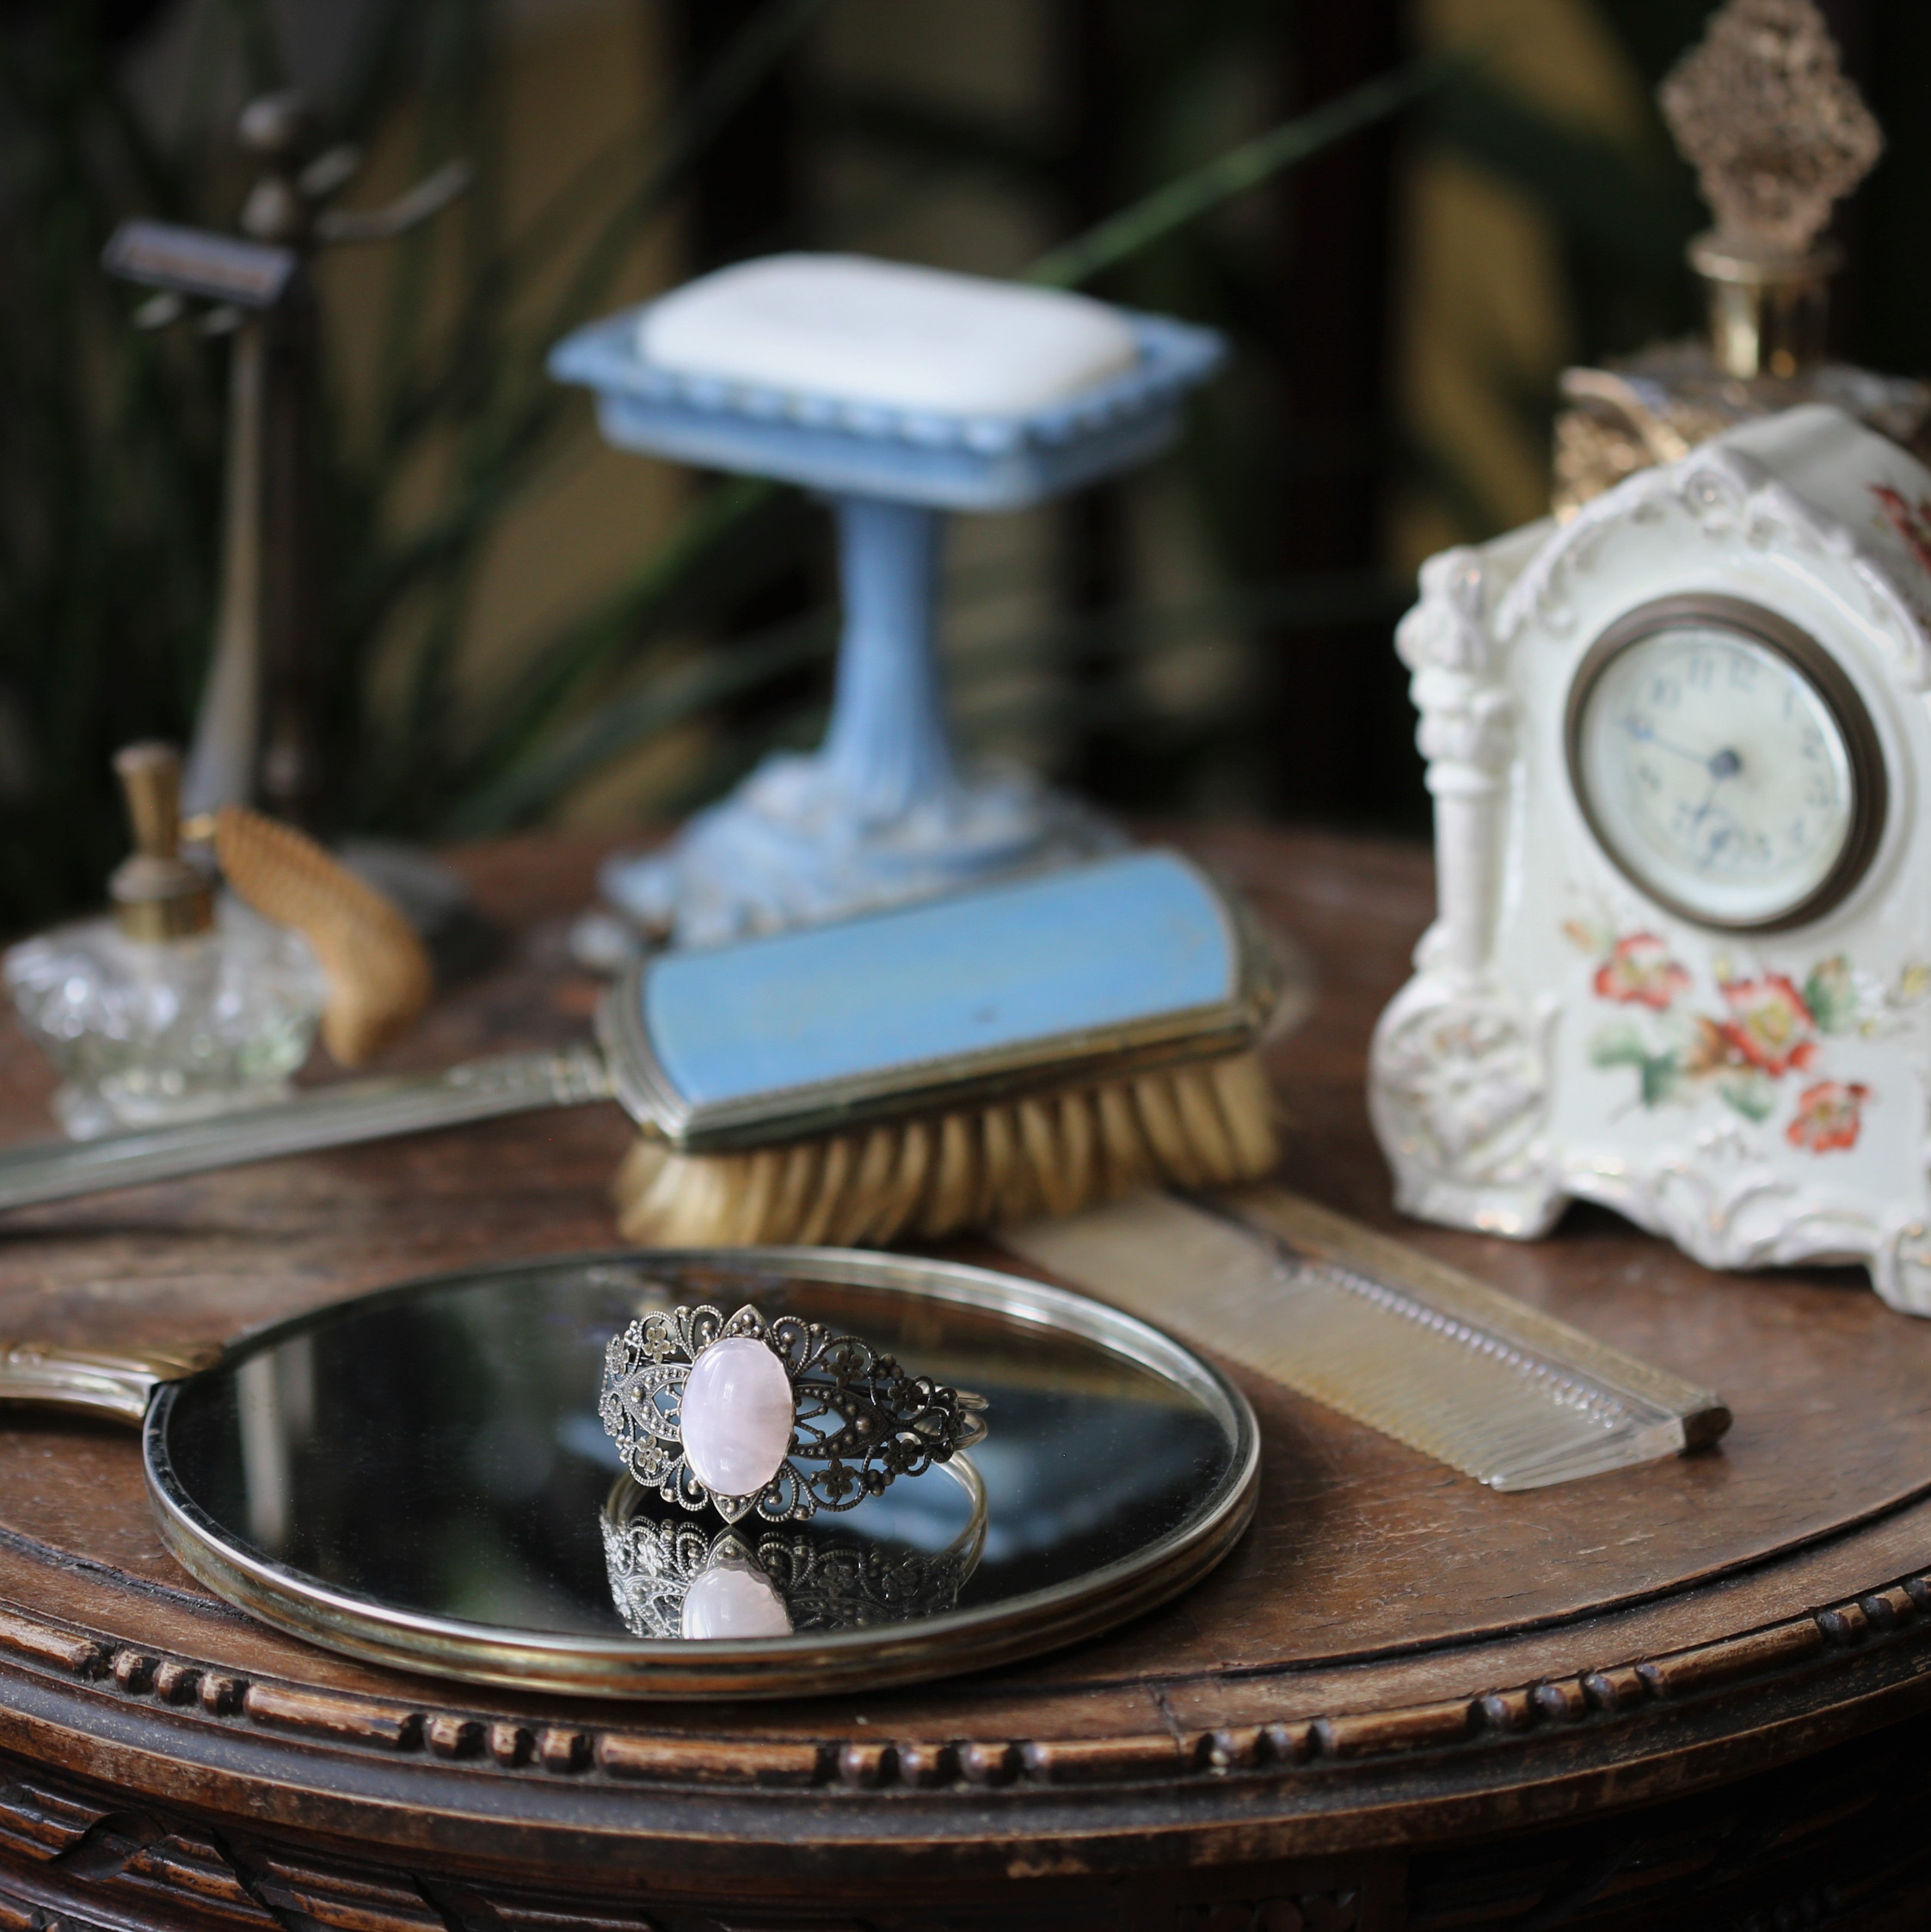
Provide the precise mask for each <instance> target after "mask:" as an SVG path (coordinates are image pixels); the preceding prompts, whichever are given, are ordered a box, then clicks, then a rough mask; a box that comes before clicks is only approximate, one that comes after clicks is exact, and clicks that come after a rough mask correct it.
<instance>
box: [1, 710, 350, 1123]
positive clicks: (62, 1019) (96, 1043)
mask: <svg viewBox="0 0 1931 1932" xmlns="http://www.w3.org/2000/svg"><path fill="white" fill-rule="evenodd" d="M115 769H117V770H118V772H119V774H120V776H121V783H122V784H123V786H124V788H125V790H126V791H127V802H128V811H129V816H130V819H131V820H132V821H133V827H134V837H135V845H136V850H135V853H134V855H133V857H131V858H130V859H128V860H127V862H125V863H124V865H121V867H120V868H119V869H118V871H116V872H115V874H114V877H113V879H112V882H111V883H110V886H109V892H110V895H111V897H112V900H113V902H114V910H113V912H112V913H111V914H110V915H109V916H103V917H101V918H97V919H86V920H83V921H81V922H78V923H76V924H74V925H71V926H61V927H58V928H56V929H55V930H53V931H52V932H45V933H42V934H40V935H39V936H38V937H37V938H33V939H30V940H28V941H25V942H24V943H23V944H21V945H19V946H16V947H14V948H13V950H11V951H10V953H7V956H6V959H5V962H4V969H0V970H4V977H5V980H6V983H7V991H8V992H9V993H10V995H12V997H13V1004H14V1006H15V1007H16V1009H17V1010H18V1011H19V1016H20V1019H21V1021H22V1024H23V1025H25V1028H26V1030H27V1032H28V1035H29V1037H31V1039H32V1040H34V1043H36V1044H37V1046H40V1048H41V1049H43V1051H44V1052H46V1055H47V1056H48V1058H49V1059H51V1060H52V1061H53V1063H54V1064H55V1066H56V1067H58V1068H59V1069H60V1070H61V1074H62V1075H63V1076H64V1084H63V1085H62V1086H61V1089H60V1091H59V1092H58V1094H56V1095H55V1100H54V1111H55V1115H57V1117H58V1119H59V1121H60V1122H61V1125H62V1127H64V1128H65V1129H66V1130H67V1133H69V1134H70V1135H72V1136H73V1137H74V1138H75V1139H92V1138H93V1137H94V1136H97V1135H99V1134H103V1133H112V1132H114V1131H115V1130H118V1129H120V1128H123V1127H152V1126H157V1125H159V1124H162V1123H163V1122H166V1121H184V1120H195V1119H199V1118H204V1117H205V1116H207V1115H211V1114H219V1113H225V1112H228V1111H229V1109H234V1108H238V1107H250V1106H259V1105H261V1104H262V1103H264V1102H266V1101H270V1100H277V1099H279V1098H281V1097H283V1095H284V1094H286V1091H287V1085H288V1079H289V1075H290V1074H292V1073H294V1072H295V1070H296V1068H298V1067H300V1066H301V1064H302V1062H303V1061H304V1060H306V1059H307V1057H308V1052H309V1048H310V1044H311V1043H312V1042H313V1038H314V1035H315V1027H316V1020H317V1019H318V1017H319V1015H320V1013H321V1011H322V1001H323V999H324V997H325V993H326V990H327V989H326V986H325V981H324V980H323V978H322V972H321V969H320V968H319V966H318V965H317V964H316V959H315V956H314V954H313V953H312V952H311V951H310V949H309V946H308V943H307V941H306V940H304V938H302V937H301V935H300V934H299V933H297V932H292V931H290V930H289V929H287V928H286V927H283V926H275V925H272V924H271V923H270V922H268V920H266V919H262V918H260V917H259V916H257V915H256V913H253V912H251V911H250V910H249V909H248V908H247V907H246V906H244V905H243V904H241V903H240V902H239V901H237V900H235V899H233V898H231V897H229V895H226V894H223V895H220V896H219V897H218V898H217V895H216V893H215V892H214V887H213V885H212V883H211V881H210V880H209V879H208V877H207V876H206V875H205V874H204V873H202V871H199V869H198V868H196V867H195V866H194V865H191V864H190V863H189V862H187V860H186V859H183V858H182V857H181V853H180V849H179V825H178V778H179V761H178V758H177V757H176V755H175V752H174V751H172V749H171V748H169V747H167V746H164V745H131V746H130V747H129V748H127V750H126V751H123V752H122V753H121V754H120V755H119V757H117V758H116V760H115Z"/></svg>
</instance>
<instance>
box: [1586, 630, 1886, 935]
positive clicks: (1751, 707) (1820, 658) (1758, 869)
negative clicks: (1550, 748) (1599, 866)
mask: <svg viewBox="0 0 1931 1932" xmlns="http://www.w3.org/2000/svg"><path fill="white" fill-rule="evenodd" d="M1568 748H1569V766H1570V780H1571V782H1572V783H1573V784H1574V786H1575V787H1576V797H1577V800H1578V802H1579V803H1580V805H1582V811H1583V814H1584V816H1585V817H1586V818H1587V819H1588V821H1589V824H1590V827H1591V830H1593V831H1594V833H1595V834H1596V836H1597V839H1598V840H1599V841H1600V843H1601V844H1602V846H1603V849H1604V850H1605V851H1606V852H1607V853H1609V856H1610V857H1611V858H1612V859H1614V860H1615V862H1616V864H1617V865H1618V867H1620V868H1621V870H1622V871H1623V872H1624V874H1627V877H1629V878H1630V880H1632V881H1633V882H1634V883H1636V885H1637V886H1640V887H1641V888H1642V890H1643V891H1644V892H1647V893H1648V895H1650V896H1651V898H1654V899H1655V900H1656V901H1658V903H1660V904H1662V905H1663V906H1664V907H1667V908H1668V909H1669V910H1671V911H1673V912H1676V913H1681V915H1683V916H1684V917H1686V918H1689V919H1695V920H1697V921H1699V922H1700V923H1702V924H1703V925H1705V926H1717V927H1721V928H1724V929H1729V930H1732V931H1738V932H1774V931H1777V930H1779V929H1783V928H1785V927H1788V926H1796V925H1800V924H1801V923H1803V922H1805V921H1806V920H1808V919H1815V918H1816V917H1818V916H1820V915H1821V914H1822V913H1825V912H1826V911H1828V910H1829V909H1830V908H1831V907H1832V906H1834V905H1835V904H1838V903H1839V902H1840V901H1841V900H1842V899H1843V897H1844V895H1846V893H1847V892H1849V891H1850V890H1851V889H1852V887H1853V886H1855V884H1856V883H1857V882H1858V879H1859V878H1861V877H1862V876H1863V875H1864V872H1865V871H1867V869H1868V868H1869V866H1870V861H1871V859H1872V857H1873V856H1874V855H1875V853H1876V847H1877V841H1878V835H1879V833H1880V832H1882V829H1883V817H1884V803H1885V785H1884V766H1883V758H1882V751H1881V750H1880V748H1879V744H1878V740H1877V736H1876V731H1875V730H1874V729H1873V727H1872V724H1871V721H1870V713H1869V712H1867V710H1866V709H1865V708H1864V703H1863V700H1861V698H1860V697H1858V694H1857V691H1856V690H1855V687H1854V686H1853V685H1852V683H1851V682H1850V680H1849V678H1848V677H1847V676H1846V675H1845V673H1844V672H1843V670H1842V669H1841V668H1840V667H1839V665H1838V664H1837V661H1836V660H1835V659H1834V658H1832V657H1831V655H1829V653H1828V652H1827V651H1826V650H1825V649H1824V647H1823V646H1822V645H1821V644H1819V643H1818V642H1817V640H1816V639H1815V638H1814V637H1810V635H1809V634H1807V633H1806V632H1804V631H1800V630H1798V628H1796V627H1795V625H1792V624H1790V623H1789V622H1787V621H1786V619H1783V618H1781V617H1779V616H1777V615H1776V614H1775V613H1773V612H1771V611H1768V610H1762V609H1760V608H1759V607H1757V606H1756V605H1754V604H1745V603H1742V602H1740V601H1737V600H1735V599H1733V598H1719V597H1677V598H1667V599H1665V600H1663V601H1661V602H1660V603H1657V604H1647V605H1645V606H1644V607H1642V609H1640V610H1634V611H1632V612H1631V613H1630V614H1629V615H1628V616H1626V617H1624V618H1623V619H1621V620H1620V621H1619V622H1618V623H1616V624H1615V625H1612V627H1611V628H1610V629H1609V631H1606V633H1605V634H1603V636H1602V637H1600V638H1599V639H1598V640H1597V642H1596V643H1595V644H1594V646H1593V647H1592V648H1591V650H1590V651H1589V652H1588V655H1587V656H1586V657H1585V658H1584V660H1583V663H1582V669H1581V670H1580V671H1579V672H1578V673H1577V675H1576V682H1575V684H1574V685H1573V688H1572V689H1571V691H1570V700H1569V717H1568Z"/></svg>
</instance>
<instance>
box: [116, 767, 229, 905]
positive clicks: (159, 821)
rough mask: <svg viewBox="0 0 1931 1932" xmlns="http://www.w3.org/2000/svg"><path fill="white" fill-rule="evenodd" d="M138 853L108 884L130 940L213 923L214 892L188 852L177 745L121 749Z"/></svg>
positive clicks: (120, 769) (121, 776)
mask: <svg viewBox="0 0 1931 1932" xmlns="http://www.w3.org/2000/svg"><path fill="white" fill-rule="evenodd" d="M114 770H115V775H116V776H117V777H118V778H119V779H120V781H121V791H122V793H123V794H124V796H125V798H126V799H127V822H128V824H129V826H130V827H131V828H132V829H133V835H134V850H133V853H132V854H131V856H129V857H128V858H127V859H123V860H122V861H121V863H120V864H119V865H117V866H116V867H115V870H114V876H113V877H112V878H111V879H109V880H108V882H107V890H108V895H109V897H110V898H112V900H113V901H114V916H115V919H117V920H118V922H119V923H120V927H121V931H122V932H124V933H125V934H126V935H127V937H128V938H130V939H146V940H168V939H187V938H192V937H193V935H195V934H196V933H197V932H207V931H208V929H209V928H210V927H211V926H213V925H214V886H212V884H211V883H210V882H209V880H208V877H207V875H206V874H205V873H202V872H201V871H197V870H196V868H194V867H193V865H190V864H189V863H188V862H187V860H186V859H184V858H183V857H182V856H181V754H180V753H179V752H178V751H176V750H175V748H174V747H173V746H172V745H161V744H154V743H142V744H138V745H128V746H127V747H126V748H124V750H121V751H117V752H116V753H115V754H114Z"/></svg>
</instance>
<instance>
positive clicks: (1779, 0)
mask: <svg viewBox="0 0 1931 1932" xmlns="http://www.w3.org/2000/svg"><path fill="white" fill-rule="evenodd" d="M1658 98H1659V100H1660V104H1661V106H1662V109H1663V118H1664V119H1665V120H1666V121H1667V122H1668V123H1669V130H1670V132H1671V133H1672V134H1673V135H1674V136H1675V139H1676V144H1677V146H1678V148H1680V149H1681V151H1682V153H1683V155H1684V158H1685V159H1686V160H1689V161H1690V162H1691V163H1693V165H1694V166H1695V167H1696V172H1697V176H1698V179H1699V182H1700V184H1701V185H1702V190H1703V198H1704V199H1705V201H1707V202H1708V203H1709V205H1710V209H1711V213H1712V214H1714V215H1715V216H1716V217H1717V226H1716V228H1715V229H1714V231H1713V232H1712V233H1709V234H1708V235H1704V236H1699V237H1698V238H1697V239H1696V241H1695V242H1692V243H1691V245H1690V260H1691V261H1692V263H1693V264H1694V265H1695V266H1696V269H1697V271H1698V272H1699V274H1701V275H1702V276H1703V278H1705V281H1706V282H1707V283H1708V284H1709V287H1710V296H1711V334H1712V338H1713V346H1714V349H1715V351H1716V354H1717V360H1718V362H1720V364H1721V365H1723V368H1724V369H1725V370H1726V371H1727V372H1728V373H1729V374H1732V375H1735V376H1741V377H1753V376H1759V375H1772V376H1792V375H1795V374H1797V372H1798V370H1799V369H1800V368H1802V367H1804V365H1806V364H1807V363H1810V362H1815V361H1816V360H1818V359H1819V358H1820V357H1821V356H1822V353H1823V325H1824V303H1825V281H1826V280H1827V278H1828V276H1829V275H1830V273H1831V270H1832V269H1834V268H1835V267H1836V266H1837V254H1836V251H1834V250H1833V249H1831V248H1829V247H1828V245H1826V246H1822V247H1820V246H1819V245H1818V239H1817V238H1818V236H1819V234H1820V233H1821V232H1822V229H1823V227H1824V225H1825V223H1826V222H1828V220H1830V218H1831V207H1832V205H1833V204H1834V202H1837V200H1838V199H1840V197H1841V196H1844V195H1846V194H1848V193H1849V192H1850V191H1851V190H1852V188H1854V187H1856V186H1857V184H1858V182H1859V181H1861V180H1863V178H1864V176H1865V175H1867V173H1868V172H1870V169H1871V168H1872V167H1873V166H1874V165H1875V164H1876V160H1877V158H1878V157H1879V154H1881V153H1882V151H1883V149H1884V135H1883V133H1882V130H1880V129H1879V126H1878V124H1877V122H1876V120H1875V119H1873V117H1872V115H1871V113H1870V110H1869V109H1868V108H1867V107H1866V106H1865V105H1864V101H1863V100H1862V98H1861V97H1860V96H1859V95H1858V91H1857V89H1855V87H1854V86H1852V84H1851V83H1850V82H1849V80H1846V78H1845V77H1844V74H1843V68H1842V67H1841V66H1840V64H1839V61H1838V58H1837V46H1836V43H1834V41H1833V40H1831V34H1830V30H1829V29H1828V28H1827V27H1826V26H1825V23H1824V19H1823V16H1822V14H1820V13H1819V12H1818V10H1817V9H1816V6H1815V5H1813V4H1812V0H1727V4H1726V5H1725V6H1724V7H1722V8H1721V9H1720V10H1719V11H1718V13H1717V14H1716V15H1715V17H1714V18H1713V19H1712V20H1711V23H1710V28H1709V31H1708V33H1707V34H1705V37H1704V39H1703V40H1702V44H1701V45H1699V46H1696V47H1694V48H1693V49H1691V50H1690V52H1688V53H1687V54H1686V55H1684V57H1683V58H1682V59H1681V61H1679V62H1678V63H1677V65H1676V66H1675V68H1673V69H1672V71H1671V73H1670V74H1669V77H1668V78H1667V79H1666V80H1665V81H1664V82H1663V87H1662V89H1661V92H1660V95H1659V97H1658Z"/></svg>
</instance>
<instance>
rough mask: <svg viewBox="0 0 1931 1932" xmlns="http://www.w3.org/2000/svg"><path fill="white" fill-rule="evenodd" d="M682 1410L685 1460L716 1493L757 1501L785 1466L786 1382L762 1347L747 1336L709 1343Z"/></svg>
mask: <svg viewBox="0 0 1931 1932" xmlns="http://www.w3.org/2000/svg"><path fill="white" fill-rule="evenodd" d="M680 1409H681V1413H682V1425H683V1434H684V1460H685V1461H686V1462H687V1463H689V1464H690V1466H691V1474H692V1475H694V1476H695V1477H696V1478H697V1480H698V1481H699V1482H700V1483H702V1484H703V1485H704V1487H706V1489H708V1490H712V1491H714V1492H715V1493H716V1494H717V1495H718V1496H755V1495H756V1494H757V1492H758V1491H759V1490H761V1489H763V1487H764V1486H765V1484H767V1483H768V1482H769V1481H771V1479H772V1477H773V1476H775V1475H777V1473H778V1471H779V1469H781V1468H782V1467H783V1466H784V1457H785V1455H786V1453H787V1451H789V1450H790V1447H791V1425H792V1421H793V1412H794V1406H793V1398H792V1394H791V1382H790V1377H789V1376H787V1375H786V1374H785V1373H784V1364H783V1363H782V1362H781V1361H779V1360H778V1358H777V1357H776V1356H775V1355H773V1354H772V1352H771V1351H770V1349H768V1348H766V1346H765V1345H764V1344H763V1343H762V1342H760V1341H757V1340H754V1339H753V1338H752V1337H750V1336H748V1335H733V1336H730V1337H727V1338H726V1340H724V1341H721V1342H713V1343H712V1344H711V1346H709V1348H708V1349H706V1350H705V1351H704V1352H703V1354H702V1355H700V1356H699V1357H698V1358H697V1362H696V1364H695V1365H694V1367H692V1369H691V1377H690V1379H689V1380H688V1382H685V1385H684V1399H683V1401H682V1404H681V1405H680Z"/></svg>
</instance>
